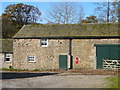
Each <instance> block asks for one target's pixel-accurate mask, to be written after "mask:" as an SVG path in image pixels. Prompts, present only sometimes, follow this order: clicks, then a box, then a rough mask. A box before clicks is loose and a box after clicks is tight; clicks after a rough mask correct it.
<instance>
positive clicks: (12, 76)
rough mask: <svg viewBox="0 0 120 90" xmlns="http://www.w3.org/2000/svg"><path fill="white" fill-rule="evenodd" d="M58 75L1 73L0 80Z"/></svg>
mask: <svg viewBox="0 0 120 90" xmlns="http://www.w3.org/2000/svg"><path fill="white" fill-rule="evenodd" d="M55 74H59V73H26V72H19V73H18V72H2V78H1V77H0V79H17V78H30V77H38V76H47V75H55Z"/></svg>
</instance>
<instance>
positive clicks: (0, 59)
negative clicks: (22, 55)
mask: <svg viewBox="0 0 120 90" xmlns="http://www.w3.org/2000/svg"><path fill="white" fill-rule="evenodd" d="M9 55H10V61H5V53H0V68H9V67H10V66H12V61H13V54H12V53H9Z"/></svg>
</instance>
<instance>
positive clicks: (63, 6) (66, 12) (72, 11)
mask: <svg viewBox="0 0 120 90" xmlns="http://www.w3.org/2000/svg"><path fill="white" fill-rule="evenodd" d="M76 8H77V7H76V5H75V3H73V2H59V3H56V4H55V5H52V6H51V9H50V10H49V17H48V18H47V21H48V23H58V24H69V23H76V22H78V21H79V15H78V14H79V13H78V11H77V9H76Z"/></svg>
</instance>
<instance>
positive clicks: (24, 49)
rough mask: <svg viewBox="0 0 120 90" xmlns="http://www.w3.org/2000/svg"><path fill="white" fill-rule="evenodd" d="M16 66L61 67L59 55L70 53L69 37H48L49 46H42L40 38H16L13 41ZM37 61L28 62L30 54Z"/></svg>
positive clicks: (28, 67)
mask: <svg viewBox="0 0 120 90" xmlns="http://www.w3.org/2000/svg"><path fill="white" fill-rule="evenodd" d="M13 52H14V68H17V69H30V70H33V69H59V55H63V54H65V55H68V53H69V40H68V39H48V47H41V46H40V39H15V40H14V43H13ZM30 55H31V56H35V57H36V59H35V62H28V59H27V57H28V56H30Z"/></svg>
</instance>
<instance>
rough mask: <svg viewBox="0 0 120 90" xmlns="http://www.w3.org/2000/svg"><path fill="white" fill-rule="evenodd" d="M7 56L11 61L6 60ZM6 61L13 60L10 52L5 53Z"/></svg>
mask: <svg viewBox="0 0 120 90" xmlns="http://www.w3.org/2000/svg"><path fill="white" fill-rule="evenodd" d="M7 58H9V61H8V60H6V59H7ZM4 61H5V62H11V56H10V54H8V53H5V60H4Z"/></svg>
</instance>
